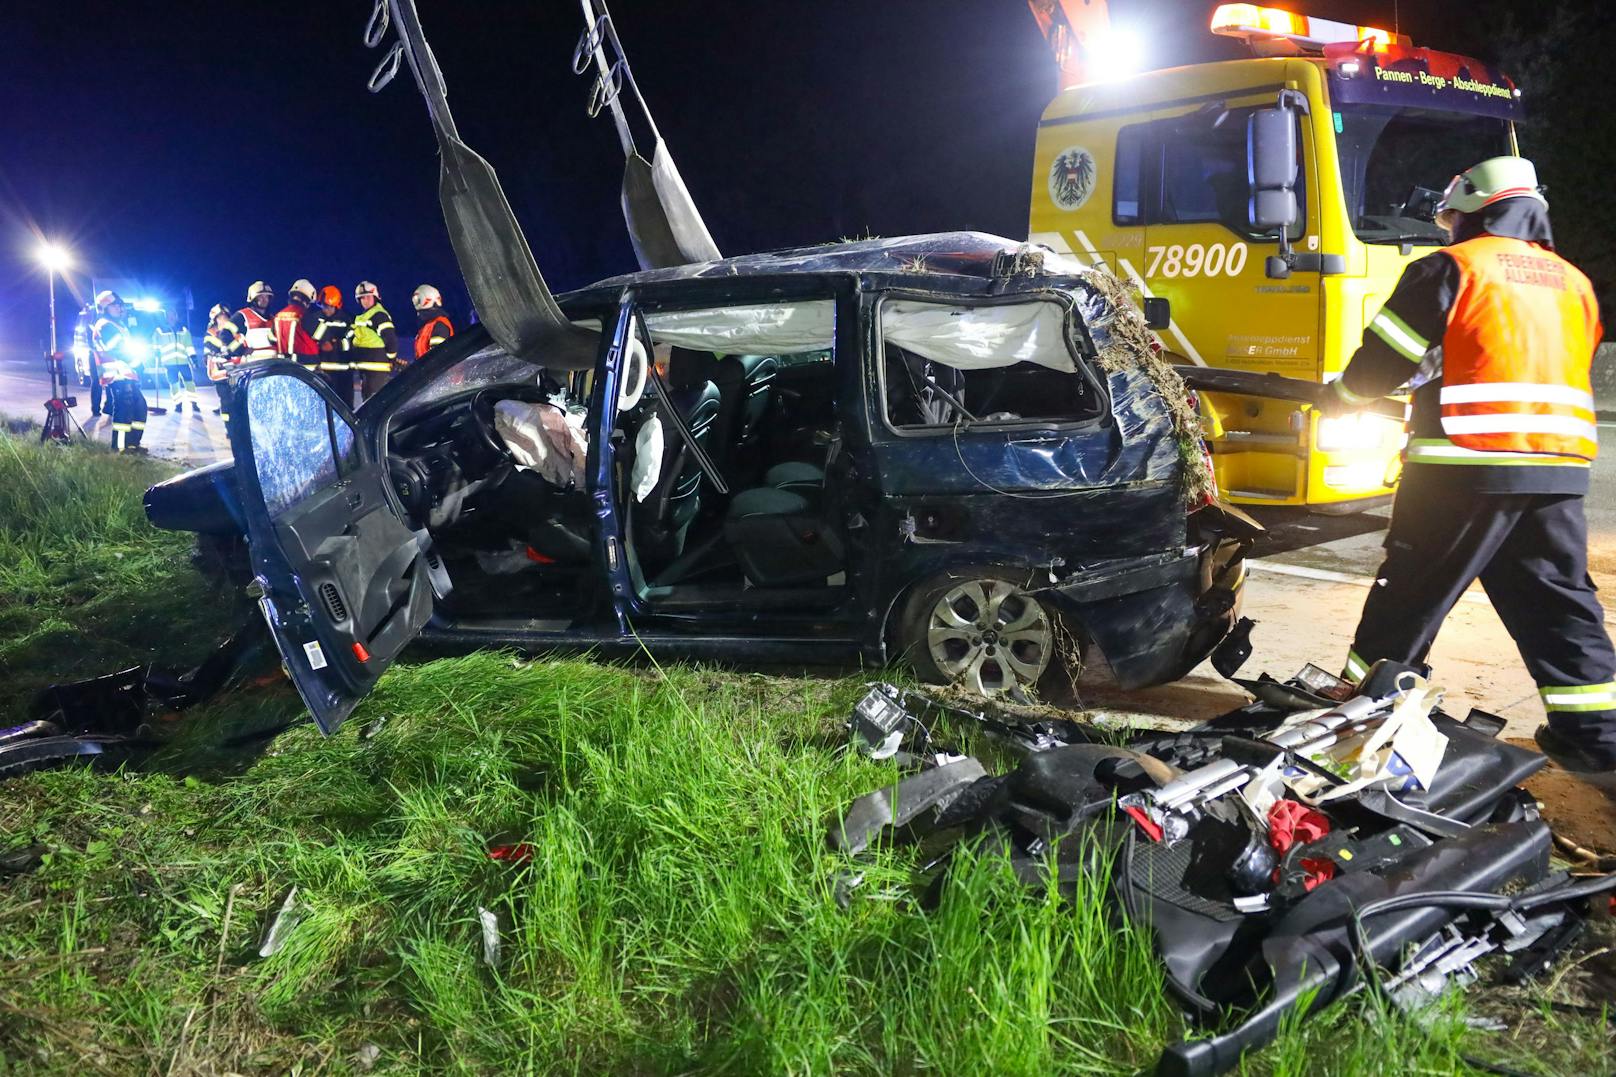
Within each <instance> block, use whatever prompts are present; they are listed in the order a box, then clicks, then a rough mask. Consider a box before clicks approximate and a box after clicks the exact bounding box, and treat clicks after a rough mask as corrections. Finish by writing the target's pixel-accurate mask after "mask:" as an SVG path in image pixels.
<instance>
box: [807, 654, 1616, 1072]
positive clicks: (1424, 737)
mask: <svg viewBox="0 0 1616 1077" xmlns="http://www.w3.org/2000/svg"><path fill="white" fill-rule="evenodd" d="M1303 677H1305V671H1304V674H1303V675H1301V676H1299V677H1298V678H1293V679H1292V682H1290V684H1289V688H1290V690H1291V693H1292V696H1295V695H1297V694H1298V693H1302V694H1306V693H1307V689H1308V685H1307V684H1306V683H1305V682H1304V680H1303V679H1302V678H1303ZM1359 691H1360V694H1358V695H1356V696H1354V697H1352V698H1349V699H1347V700H1345V701H1343V702H1340V703H1337V704H1334V705H1333V706H1328V707H1325V708H1316V709H1312V710H1307V711H1297V710H1296V706H1295V704H1294V702H1293V700H1292V698H1291V697H1286V698H1283V699H1281V701H1280V703H1279V704H1275V703H1273V702H1264V701H1262V700H1259V701H1257V702H1253V703H1252V704H1250V705H1248V706H1246V707H1243V708H1241V709H1240V710H1237V711H1234V712H1232V713H1230V714H1228V715H1225V716H1223V717H1222V718H1219V719H1215V720H1214V721H1212V722H1210V723H1208V724H1207V725H1206V726H1205V727H1203V728H1201V729H1198V730H1194V731H1191V732H1190V733H1188V734H1183V735H1178V736H1161V735H1159V734H1150V735H1146V736H1144V737H1140V738H1136V739H1135V740H1134V741H1133V742H1132V743H1131V745H1130V746H1128V747H1113V746H1107V745H1101V744H1093V743H1057V742H1055V741H1053V740H1047V739H1044V738H1039V737H1036V736H1033V735H1031V734H1029V735H1026V736H1022V737H1020V738H1019V743H1020V744H1022V745H1023V746H1026V747H1027V749H1028V751H1027V754H1026V756H1025V758H1024V759H1023V760H1022V762H1021V763H1020V765H1019V766H1017V767H1016V768H1015V769H1013V770H1011V771H1009V772H1008V773H1005V774H1002V775H999V776H995V777H990V776H988V775H987V774H986V772H985V770H984V769H983V768H982V767H981V765H980V764H978V763H977V761H976V760H974V759H968V760H965V761H964V762H961V763H955V764H951V765H949V766H941V767H938V766H926V765H925V764H924V763H923V762H922V764H921V767H922V769H920V770H919V772H918V773H915V774H912V775H910V776H909V777H907V778H905V779H903V780H902V781H900V782H899V783H897V784H896V785H893V786H890V787H887V788H883V789H879V790H877V791H876V792H873V793H870V794H867V795H866V796H863V797H860V798H858V799H857V800H855V801H853V802H852V803H851V805H849V807H848V808H847V809H846V811H845V812H843V813H842V814H841V816H840V818H839V819H837V820H836V821H834V822H833V823H832V826H831V831H830V846H831V848H833V849H835V850H837V851H839V852H841V853H843V854H848V855H855V856H856V855H858V854H861V853H864V852H866V851H867V850H869V849H871V848H872V847H873V846H875V845H877V844H878V840H879V844H881V845H891V844H893V843H899V844H902V843H908V844H916V845H920V846H922V847H923V848H924V850H925V852H924V855H923V856H922V857H921V858H920V859H921V860H922V861H923V862H924V867H923V868H922V869H921V871H920V879H921V881H922V882H923V883H924V885H925V887H926V888H927V889H933V888H935V886H936V885H937V883H938V881H939V880H940V879H942V878H946V876H947V874H948V872H949V871H950V853H951V850H952V849H953V848H964V847H965V846H966V844H967V839H971V844H972V847H978V848H980V849H982V850H988V851H993V852H997V853H1000V854H1002V855H1003V856H1004V857H1005V859H1006V860H1007V861H1008V863H1009V866H1010V868H1011V870H1012V871H1013V873H1014V874H1015V876H1016V877H1017V878H1018V879H1021V880H1023V881H1024V882H1025V883H1027V884H1028V885H1030V886H1032V887H1034V888H1035V889H1037V890H1041V891H1046V892H1051V891H1052V892H1054V893H1056V894H1064V895H1066V896H1068V897H1070V896H1071V895H1072V894H1073V893H1074V891H1075V890H1077V889H1082V890H1083V892H1084V893H1085V894H1088V893H1091V892H1092V891H1093V884H1092V882H1091V883H1090V884H1089V885H1088V886H1087V887H1086V888H1085V887H1084V886H1083V880H1084V879H1085V878H1087V877H1089V876H1093V875H1095V873H1100V874H1101V875H1103V876H1104V878H1105V880H1106V882H1105V885H1104V886H1103V887H1102V890H1103V891H1104V892H1105V893H1106V894H1107V895H1108V896H1107V904H1109V905H1111V906H1113V907H1114V910H1115V912H1114V915H1115V916H1116V917H1117V918H1118V919H1119V920H1121V921H1123V922H1132V923H1134V924H1135V926H1137V927H1138V928H1140V929H1142V930H1146V931H1149V932H1151V934H1152V935H1153V937H1154V940H1155V948H1156V951H1157V954H1158V957H1159V960H1160V961H1161V962H1162V966H1163V969H1164V971H1165V974H1166V984H1167V987H1168V988H1169V990H1170V991H1171V992H1172V993H1173V995H1174V996H1176V998H1177V999H1178V1000H1179V1001H1180V1002H1181V1003H1182V1004H1183V1005H1184V1006H1185V1007H1186V1009H1187V1011H1188V1012H1190V1013H1191V1014H1193V1015H1194V1017H1195V1020H1196V1022H1197V1023H1198V1024H1199V1025H1201V1026H1202V1028H1203V1029H1204V1030H1205V1031H1207V1032H1209V1033H1210V1034H1209V1035H1205V1036H1204V1037H1202V1038H1195V1039H1186V1040H1184V1041H1181V1042H1179V1043H1177V1044H1171V1045H1169V1046H1168V1048H1167V1050H1166V1052H1165V1053H1164V1054H1163V1055H1162V1057H1161V1061H1160V1064H1159V1068H1158V1072H1168V1073H1174V1074H1208V1075H1210V1074H1214V1073H1221V1072H1223V1071H1225V1070H1227V1069H1230V1068H1232V1067H1234V1066H1237V1065H1239V1064H1241V1059H1242V1058H1243V1056H1244V1055H1245V1053H1246V1052H1248V1051H1251V1050H1254V1049H1257V1048H1260V1047H1262V1046H1263V1045H1265V1044H1267V1043H1268V1042H1269V1041H1270V1040H1272V1039H1273V1038H1274V1037H1275V1035H1277V1034H1278V1033H1279V1032H1280V1031H1281V1026H1282V1025H1283V1024H1284V1023H1285V1022H1286V1021H1289V1020H1294V1019H1295V1018H1296V1017H1298V1016H1305V1015H1308V1014H1313V1013H1317V1012H1319V1011H1320V1010H1321V1009H1323V1008H1324V1007H1326V1006H1328V1005H1329V1004H1330V1003H1332V1002H1335V1001H1338V1000H1340V999H1342V998H1344V997H1346V996H1347V995H1349V994H1352V993H1353V992H1356V991H1360V990H1364V989H1365V988H1367V989H1369V990H1370V991H1372V992H1374V993H1375V994H1376V995H1377V996H1378V997H1381V998H1384V999H1386V1000H1389V1002H1390V1003H1391V1004H1392V1005H1393V1006H1394V1007H1396V1008H1397V1009H1398V1010H1400V1011H1401V1012H1403V1013H1404V1014H1405V1015H1406V1016H1408V1017H1410V1018H1411V1019H1412V1020H1414V1021H1415V1022H1416V1023H1419V1024H1421V1025H1422V1026H1423V1025H1429V1023H1430V1022H1431V1020H1432V1014H1433V1013H1434V1012H1435V1011H1434V1010H1433V1005H1434V1003H1435V1002H1436V1001H1437V1000H1439V999H1441V998H1443V997H1445V996H1446V995H1447V994H1448V993H1449V992H1450V991H1453V990H1456V989H1460V988H1463V987H1465V986H1468V985H1470V984H1472V983H1474V982H1476V981H1477V980H1478V979H1479V978H1480V977H1481V972H1480V971H1478V962H1479V961H1480V960H1481V959H1482V958H1484V957H1488V956H1489V955H1508V956H1509V959H1510V960H1509V965H1508V969H1507V970H1506V972H1505V973H1504V976H1505V979H1506V981H1507V980H1509V979H1510V978H1511V977H1513V978H1515V979H1519V978H1522V977H1534V976H1536V975H1537V974H1538V973H1539V972H1541V971H1542V970H1543V969H1545V968H1547V967H1548V966H1549V965H1550V964H1551V963H1553V962H1554V961H1555V960H1556V959H1558V958H1559V957H1561V956H1562V955H1563V954H1564V953H1565V952H1566V950H1567V948H1568V947H1569V946H1570V945H1571V944H1572V943H1573V942H1574V941H1575V940H1576V939H1577V937H1578V936H1579V934H1580V933H1581V932H1582V930H1583V927H1584V924H1585V922H1586V920H1587V919H1588V918H1589V916H1590V914H1591V908H1590V907H1591V906H1603V905H1605V904H1607V903H1608V902H1609V901H1610V900H1611V898H1610V895H1611V893H1613V892H1616V877H1612V876H1577V875H1574V874H1572V873H1571V872H1568V871H1566V870H1563V869H1559V868H1555V867H1553V866H1552V865H1551V860H1550V851H1551V845H1552V841H1551V836H1550V833H1549V829H1548V826H1547V825H1546V824H1545V823H1543V822H1542V821H1541V820H1539V819H1538V818H1537V815H1536V811H1535V807H1534V804H1533V801H1532V799H1531V798H1530V796H1529V795H1527V794H1526V793H1525V792H1524V791H1523V790H1521V789H1520V788H1519V785H1520V783H1521V782H1522V781H1524V780H1525V779H1526V778H1527V777H1529V776H1530V775H1532V774H1533V773H1534V772H1536V771H1537V770H1539V769H1541V768H1542V766H1543V765H1544V764H1545V762H1546V760H1545V759H1544V758H1543V757H1542V756H1541V755H1539V754H1536V753H1533V752H1530V751H1528V750H1526V749H1523V748H1519V747H1516V746H1514V745H1510V744H1506V743H1503V742H1500V741H1498V740H1497V739H1496V735H1497V732H1498V726H1497V724H1496V723H1494V722H1491V721H1489V720H1488V718H1489V717H1490V716H1487V715H1482V716H1481V717H1480V718H1479V719H1478V720H1477V721H1475V722H1469V721H1466V722H1460V721H1457V720H1455V719H1453V718H1451V717H1450V716H1448V715H1446V714H1444V713H1442V712H1441V711H1440V709H1439V707H1438V704H1439V702H1440V700H1441V691H1440V690H1439V689H1436V688H1434V687H1432V686H1431V685H1430V684H1429V683H1428V681H1427V680H1426V679H1425V678H1424V676H1422V671H1416V670H1415V669H1413V668H1411V667H1400V666H1396V665H1395V664H1393V663H1387V662H1381V663H1377V664H1376V666H1375V667H1374V668H1373V669H1371V671H1370V673H1369V675H1368V676H1367V677H1365V679H1364V682H1363V685H1362V686H1361V687H1360V689H1359ZM1265 694H1267V695H1272V693H1265ZM909 705H910V698H909V696H907V695H906V694H905V693H903V692H902V691H901V690H898V689H894V688H892V687H891V686H879V688H877V689H874V690H872V691H871V693H870V694H868V695H867V696H866V697H865V699H864V700H863V701H861V703H860V705H859V707H858V708H857V709H856V710H855V714H854V719H853V722H852V723H851V725H852V726H853V728H854V730H855V737H856V738H857V739H859V740H861V741H862V742H864V743H870V742H873V741H874V740H876V738H877V737H880V736H881V735H882V734H883V732H884V731H885V730H888V729H890V730H893V731H895V732H896V734H897V735H899V736H900V738H901V737H902V736H903V735H904V734H905V733H907V732H909V731H910V730H911V728H913V727H919V728H921V729H924V728H925V727H924V726H921V725H920V723H918V722H913V721H907V722H906V719H907V718H908V714H909ZM973 717H975V718H976V720H978V721H980V716H971V715H966V718H967V719H971V718H973ZM928 735H929V732H928ZM1005 739H1007V740H1010V741H1012V743H1015V742H1017V741H1018V738H1016V737H1015V736H1014V735H1011V736H1007V737H1006V738H1005ZM882 743H883V744H884V743H885V741H884V740H883V741H882ZM889 754H894V753H889ZM857 877H858V869H857V867H856V866H844V867H843V868H841V869H839V870H838V872H837V873H836V875H835V883H834V892H835V895H836V899H837V902H838V904H839V905H842V906H844V907H845V906H849V905H851V894H852V887H851V886H850V885H848V880H851V879H855V878H857ZM1383 970H1384V971H1383ZM1476 1027H1477V1028H1491V1025H1490V1024H1488V1023H1486V1022H1483V1023H1482V1024H1480V1025H1477V1026H1476Z"/></svg>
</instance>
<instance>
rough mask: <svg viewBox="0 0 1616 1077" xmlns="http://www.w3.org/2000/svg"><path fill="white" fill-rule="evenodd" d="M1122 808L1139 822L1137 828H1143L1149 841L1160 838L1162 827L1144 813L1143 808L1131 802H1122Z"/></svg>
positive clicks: (1159, 839)
mask: <svg viewBox="0 0 1616 1077" xmlns="http://www.w3.org/2000/svg"><path fill="white" fill-rule="evenodd" d="M1122 810H1123V811H1125V812H1127V813H1128V815H1129V816H1131V817H1132V819H1133V821H1134V822H1136V823H1138V824H1139V829H1140V830H1143V831H1144V832H1145V834H1146V835H1147V836H1149V838H1150V840H1151V841H1161V840H1162V828H1161V826H1160V824H1158V823H1157V822H1156V821H1155V820H1154V819H1152V818H1151V817H1150V816H1148V815H1146V814H1145V809H1143V808H1139V807H1134V806H1133V805H1131V804H1124V805H1123V806H1122Z"/></svg>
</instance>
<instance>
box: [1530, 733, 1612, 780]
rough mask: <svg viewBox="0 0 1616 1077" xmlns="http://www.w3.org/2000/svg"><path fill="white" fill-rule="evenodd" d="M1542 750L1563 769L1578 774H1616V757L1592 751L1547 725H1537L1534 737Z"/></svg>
mask: <svg viewBox="0 0 1616 1077" xmlns="http://www.w3.org/2000/svg"><path fill="white" fill-rule="evenodd" d="M1534 739H1535V740H1536V741H1537V746H1538V749H1539V750H1540V751H1542V753H1543V754H1544V755H1546V756H1548V757H1549V758H1550V759H1551V760H1553V761H1554V762H1555V763H1556V764H1557V765H1558V766H1559V767H1560V768H1561V769H1563V770H1569V771H1572V772H1573V773H1576V774H1609V775H1613V776H1616V757H1612V756H1609V755H1606V754H1604V753H1602V752H1592V751H1589V750H1588V749H1587V748H1584V747H1583V746H1582V745H1580V744H1578V743H1577V742H1576V741H1574V740H1572V739H1571V738H1570V737H1567V736H1566V735H1565V734H1563V733H1556V732H1555V731H1554V730H1553V729H1551V728H1550V727H1548V726H1546V725H1540V726H1538V727H1537V734H1536V736H1535V737H1534Z"/></svg>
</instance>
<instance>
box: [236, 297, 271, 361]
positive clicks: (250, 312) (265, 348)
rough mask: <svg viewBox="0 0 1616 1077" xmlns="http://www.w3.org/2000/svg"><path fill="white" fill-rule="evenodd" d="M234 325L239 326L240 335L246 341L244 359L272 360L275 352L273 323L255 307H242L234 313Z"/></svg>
mask: <svg viewBox="0 0 1616 1077" xmlns="http://www.w3.org/2000/svg"><path fill="white" fill-rule="evenodd" d="M234 320H235V323H236V324H237V325H239V326H241V335H242V336H243V337H244V338H245V339H246V341H247V354H246V355H245V356H243V358H244V359H273V358H275V356H276V354H277V353H276V351H275V323H274V322H273V321H271V320H270V318H269V316H268V315H266V314H264V313H263V312H262V311H260V310H259V309H258V308H257V307H253V306H246V307H242V308H241V309H240V310H238V311H236V313H235V318H234Z"/></svg>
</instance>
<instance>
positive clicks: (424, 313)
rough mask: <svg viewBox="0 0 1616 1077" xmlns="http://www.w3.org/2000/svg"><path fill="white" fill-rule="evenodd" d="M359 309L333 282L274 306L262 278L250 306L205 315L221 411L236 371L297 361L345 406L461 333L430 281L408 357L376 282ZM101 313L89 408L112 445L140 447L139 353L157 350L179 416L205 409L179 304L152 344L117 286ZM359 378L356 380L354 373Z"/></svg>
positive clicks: (94, 334) (94, 335) (300, 286)
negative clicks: (106, 419)
mask: <svg viewBox="0 0 1616 1077" xmlns="http://www.w3.org/2000/svg"><path fill="white" fill-rule="evenodd" d="M354 300H355V302H356V303H357V304H358V307H359V309H358V311H357V312H356V313H355V314H354V315H353V316H352V317H351V318H350V317H349V316H348V315H347V314H346V313H345V312H344V310H343V296H342V290H341V289H340V288H338V287H336V286H335V285H330V284H328V285H326V286H325V287H324V288H321V289H318V290H316V289H315V287H314V285H313V284H311V283H310V282H309V281H307V280H298V281H295V282H293V284H292V287H291V288H289V289H288V290H287V301H286V305H285V306H283V307H281V308H280V309H279V310H274V309H273V308H274V305H275V290H274V289H273V288H271V287H270V286H269V285H268V284H266V283H264V282H263V281H261V280H260V281H254V282H253V284H252V287H250V288H248V289H247V304H246V306H244V307H242V308H241V309H239V310H237V311H234V312H231V311H230V310H229V308H227V307H226V306H225V305H224V304H223V303H219V304H216V305H215V306H214V307H213V309H212V310H211V311H209V312H208V328H207V332H206V333H204V334H203V337H202V352H203V356H204V358H205V359H206V370H207V376H208V380H209V381H211V382H213V383H214V386H215V387H216V388H217V390H218V394H219V407H218V408H216V409H214V410H215V413H216V414H219V415H221V416H223V418H224V420H225V422H226V423H228V422H229V421H230V406H231V397H232V378H233V376H235V375H237V374H239V373H241V372H243V371H245V370H247V369H249V368H251V367H253V366H256V365H259V364H263V363H273V362H294V363H297V364H299V365H300V366H303V367H304V368H305V369H308V370H311V371H315V372H317V373H318V374H319V375H320V377H321V378H322V379H323V380H324V381H325V382H326V383H327V384H328V385H330V386H331V389H332V391H334V392H335V393H336V394H337V398H338V399H340V400H341V401H342V402H343V403H345V404H350V405H351V404H353V403H354V392H355V390H356V389H357V390H358V391H359V393H360V394H361V399H364V398H368V397H370V396H372V395H373V394H375V393H376V392H377V391H378V390H379V389H381V387H382V386H383V385H385V384H386V383H387V381H388V379H389V378H391V377H392V376H393V374H394V373H396V372H397V371H398V370H400V369H402V368H403V367H404V366H407V365H408V364H409V363H410V362H411V361H412V360H413V359H419V358H420V357H421V356H423V355H425V354H426V353H427V352H428V351H429V350H431V349H432V348H435V347H437V346H438V345H439V344H442V343H443V342H444V341H446V340H448V339H449V338H450V337H452V336H454V324H453V323H452V322H451V321H450V320H449V317H448V315H447V314H445V313H444V309H443V293H441V292H440V291H438V289H437V288H435V287H433V286H432V285H430V284H423V285H421V286H420V287H419V288H417V289H415V294H414V295H413V296H412V297H411V305H413V306H414V308H415V312H416V318H417V321H418V323H419V325H418V328H417V331H416V335H415V345H414V349H413V355H406V356H401V355H400V354H399V346H398V331H397V328H396V327H395V326H394V324H393V317H392V315H391V314H389V313H388V312H387V308H386V307H385V306H383V305H382V301H381V291H380V289H378V288H377V287H376V285H374V284H372V283H371V282H370V281H360V282H359V285H358V286H357V287H356V288H354ZM95 307H96V316H95V319H94V321H93V322H92V323H91V327H90V333H89V350H90V357H91V368H90V385H91V387H90V411H91V414H92V415H100V414H101V413H102V404H103V392H104V394H105V404H106V411H107V413H108V414H109V416H110V418H111V420H112V444H113V448H115V449H117V450H118V451H120V452H143V451H144V450H143V449H142V448H141V445H140V443H141V439H142V437H143V436H144V433H145V429H146V419H147V414H148V408H147V404H146V398H145V394H144V393H143V392H142V391H141V387H140V377H139V374H138V368H139V367H140V365H141V363H140V355H139V354H138V353H139V352H148V351H149V353H150V354H153V355H155V357H156V360H157V362H159V363H160V364H161V365H162V366H163V367H164V369H165V370H166V371H167V374H168V384H169V386H170V387H171V389H172V391H173V403H174V410H175V412H176V413H179V412H183V411H184V410H185V405H186V404H190V406H191V411H192V413H193V414H200V413H201V410H202V407H201V404H200V403H199V402H198V400H197V396H196V380H195V377H194V375H193V374H192V372H191V363H192V360H193V359H194V358H195V356H196V347H195V344H194V342H193V340H192V337H191V331H190V329H189V328H188V327H187V326H185V325H184V324H183V323H182V322H181V320H180V318H179V316H178V313H177V312H175V311H170V312H169V315H168V326H167V328H164V329H158V330H156V331H155V332H154V333H153V334H152V336H151V339H150V340H149V341H137V340H136V338H135V336H134V333H133V331H132V330H131V327H130V324H129V321H128V318H127V314H126V311H125V307H124V302H123V299H122V298H121V297H120V296H119V295H118V294H117V293H116V292H112V291H103V292H101V293H100V294H98V295H97V296H96V297H95ZM356 375H357V377H356Z"/></svg>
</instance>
